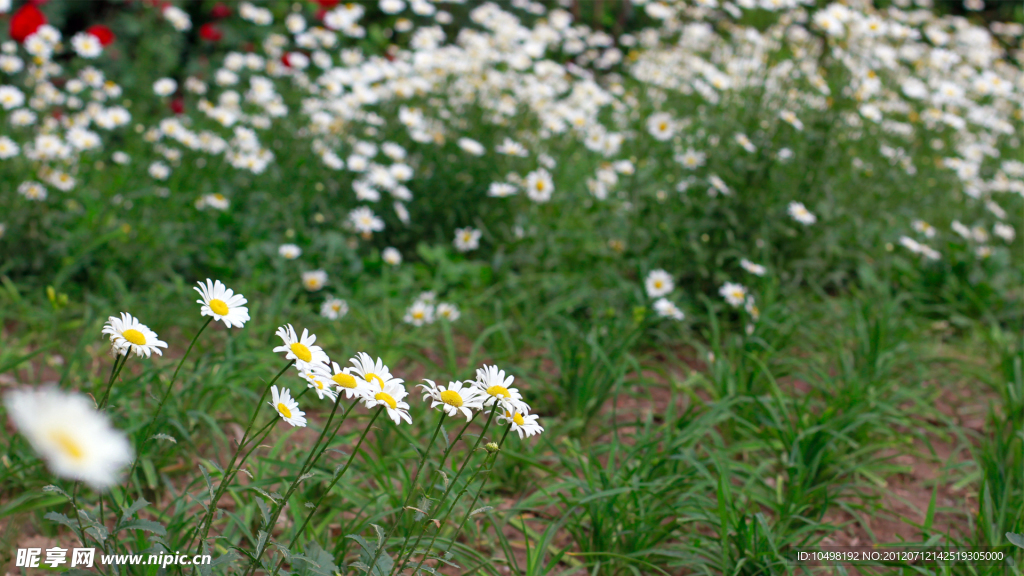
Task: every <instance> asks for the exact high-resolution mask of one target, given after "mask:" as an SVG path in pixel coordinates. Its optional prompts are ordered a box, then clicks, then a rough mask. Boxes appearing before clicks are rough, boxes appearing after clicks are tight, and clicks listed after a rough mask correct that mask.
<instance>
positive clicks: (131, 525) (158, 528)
mask: <svg viewBox="0 0 1024 576" xmlns="http://www.w3.org/2000/svg"><path fill="white" fill-rule="evenodd" d="M118 530H119V531H120V530H145V531H147V532H152V533H154V534H157V535H159V536H166V535H167V529H166V528H164V526H163V524H160V523H159V522H154V521H152V520H143V519H141V518H136V519H135V520H130V521H128V522H125V523H124V524H122V525H121V526H120V527H119V528H118Z"/></svg>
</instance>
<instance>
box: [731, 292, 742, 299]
mask: <svg viewBox="0 0 1024 576" xmlns="http://www.w3.org/2000/svg"><path fill="white" fill-rule="evenodd" d="M732 297H733V298H735V299H737V300H742V299H743V292H741V291H739V290H733V292H732Z"/></svg>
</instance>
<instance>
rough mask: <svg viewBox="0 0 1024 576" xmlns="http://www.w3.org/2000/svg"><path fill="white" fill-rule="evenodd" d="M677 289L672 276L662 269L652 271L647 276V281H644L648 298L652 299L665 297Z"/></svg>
mask: <svg viewBox="0 0 1024 576" xmlns="http://www.w3.org/2000/svg"><path fill="white" fill-rule="evenodd" d="M675 287H676V285H675V282H673V281H672V275H671V274H669V273H668V272H665V271H664V270H661V269H658V270H651V271H650V273H648V274H647V279H646V280H644V288H645V289H646V290H647V296H648V297H650V298H658V297H661V296H664V295H666V294H668V293H669V292H671V291H672V290H674V289H675Z"/></svg>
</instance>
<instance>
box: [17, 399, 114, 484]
mask: <svg viewBox="0 0 1024 576" xmlns="http://www.w3.org/2000/svg"><path fill="white" fill-rule="evenodd" d="M4 404H5V405H6V406H7V413H8V414H9V415H10V417H11V421H12V422H14V426H15V427H16V428H17V429H18V431H19V432H21V433H22V434H24V435H25V438H27V439H28V441H29V443H30V444H31V445H32V447H33V448H34V449H35V450H36V452H38V453H39V454H40V455H41V456H42V457H43V460H45V461H46V463H47V465H48V466H49V467H50V470H52V471H53V473H54V474H57V475H58V476H63V477H64V478H72V479H75V480H81V481H83V482H85V483H86V484H88V485H90V486H92V487H93V488H96V489H102V488H106V487H108V486H112V485H115V484H117V483H118V482H119V480H120V471H121V468H122V467H124V466H126V465H127V464H128V463H129V462H131V460H132V448H131V444H129V442H128V437H127V436H126V435H125V434H124V432H121V431H120V430H118V429H116V428H114V427H113V426H111V424H110V418H109V417H108V416H107V415H106V414H103V413H102V412H98V411H97V410H96V409H95V408H94V407H93V401H92V400H90V399H89V398H88V397H87V396H84V395H82V394H69V393H67V392H63V391H61V390H59V389H57V388H43V389H41V390H12V391H10V392H8V393H7V394H5V395H4Z"/></svg>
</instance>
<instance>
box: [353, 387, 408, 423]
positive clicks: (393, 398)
mask: <svg viewBox="0 0 1024 576" xmlns="http://www.w3.org/2000/svg"><path fill="white" fill-rule="evenodd" d="M407 394H408V392H406V391H405V386H402V385H401V384H399V383H398V382H395V381H392V382H388V383H387V385H385V386H384V389H383V390H380V391H370V392H367V393H366V395H364V396H363V403H364V405H365V406H366V407H367V408H374V407H376V406H384V407H385V408H387V411H388V418H391V419H392V420H394V421H395V424H401V423H402V420H405V421H406V422H408V423H409V424H412V418H411V417H410V416H409V405H408V404H406V403H405V402H402V399H403V398H405V396H406V395H407Z"/></svg>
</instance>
